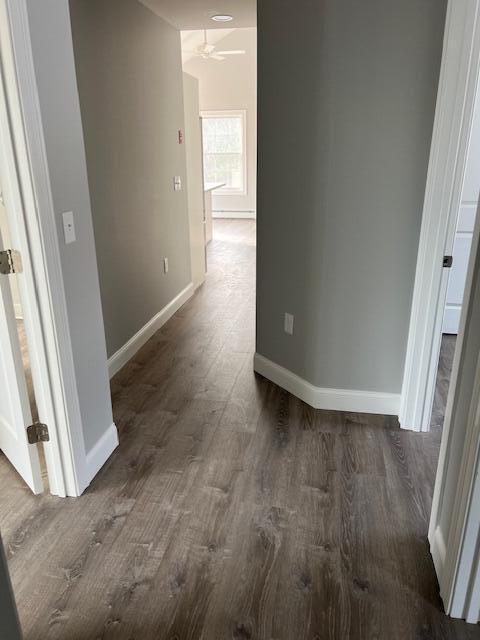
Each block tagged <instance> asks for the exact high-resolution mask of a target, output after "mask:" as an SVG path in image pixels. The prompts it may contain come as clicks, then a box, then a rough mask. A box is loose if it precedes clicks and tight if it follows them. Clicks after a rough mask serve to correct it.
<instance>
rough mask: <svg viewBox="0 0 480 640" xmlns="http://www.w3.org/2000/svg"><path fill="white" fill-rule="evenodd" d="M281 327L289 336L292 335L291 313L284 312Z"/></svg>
mask: <svg viewBox="0 0 480 640" xmlns="http://www.w3.org/2000/svg"><path fill="white" fill-rule="evenodd" d="M283 329H284V331H285V333H288V334H289V335H290V336H293V315H292V314H291V313H286V314H285V321H284V325H283Z"/></svg>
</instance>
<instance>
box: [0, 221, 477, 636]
mask: <svg viewBox="0 0 480 640" xmlns="http://www.w3.org/2000/svg"><path fill="white" fill-rule="evenodd" d="M209 265H210V268H209V276H208V281H207V283H206V284H205V285H204V286H203V287H202V288H201V289H200V290H199V291H198V292H197V294H196V295H195V296H194V298H193V299H192V300H191V301H190V302H189V303H188V304H186V305H185V306H184V307H183V308H182V309H181V310H180V311H179V312H178V313H177V314H176V315H175V316H174V317H173V318H172V319H171V320H170V321H169V322H168V323H167V324H166V325H165V326H164V328H163V329H162V330H160V331H159V332H158V333H157V334H156V335H155V336H154V337H153V338H152V339H151V340H150V341H149V342H148V343H147V344H146V345H145V347H144V348H143V349H142V350H141V351H140V352H139V353H138V355H137V356H136V357H135V358H134V360H133V361H131V362H130V363H129V364H128V365H127V366H126V367H125V368H124V369H123V370H122V371H121V372H120V373H119V374H118V375H117V376H116V377H115V378H114V380H113V381H112V394H113V405H114V413H115V420H116V423H117V425H118V427H119V431H120V447H119V449H118V450H117V451H116V452H115V453H114V455H113V456H112V458H111V459H110V461H109V462H108V463H107V465H106V466H105V467H104V469H103V470H102V471H101V472H100V474H99V475H98V476H97V478H96V479H95V481H94V482H93V484H92V486H91V487H90V488H89V490H88V491H87V492H86V494H85V495H84V496H82V497H81V498H80V499H67V500H61V499H56V498H54V497H52V496H49V495H44V496H40V497H34V496H32V495H31V494H30V493H29V491H28V490H27V489H26V488H25V486H24V485H23V484H22V482H21V481H20V480H19V479H18V477H17V476H16V474H15V472H14V471H13V470H12V469H11V467H10V466H9V465H8V463H7V462H6V461H5V460H4V459H0V486H1V488H2V490H1V492H0V527H1V529H2V535H3V538H4V542H5V546H6V552H7V555H8V560H9V566H10V571H11V574H12V579H13V585H14V590H15V593H16V597H17V601H18V607H19V613H20V618H21V621H22V624H23V628H24V633H25V638H26V640H37V639H38V640H45V639H49V638H54V639H62V640H63V639H65V640H91V639H92V640H93V639H125V640H134V639H135V640H149V639H158V640H249V639H262V640H303V639H306V640H327V639H331V640H333V639H335V640H347V639H352V640H357V639H358V640H360V639H365V640H374V639H380V640H429V639H436V638H438V639H452V640H453V639H458V640H463V639H473V638H480V630H479V627H478V626H473V625H467V624H465V623H463V622H461V621H453V620H450V619H448V618H447V617H446V616H445V615H444V614H443V613H442V605H441V602H440V599H439V595H438V586H437V582H436V579H435V573H434V569H433V565H432V560H431V557H430V555H429V550H428V544H427V539H426V533H427V527H428V518H429V511H430V503H431V497H432V491H433V482H434V475H435V467H436V462H437V455H438V449H439V443H440V435H441V421H442V411H443V409H442V407H443V404H444V401H445V400H444V396H445V393H446V388H447V385H448V375H449V372H448V368H449V361H450V360H449V359H450V358H451V352H452V351H453V344H454V342H453V339H452V340H449V339H446V341H445V345H444V350H443V352H442V360H441V363H440V368H441V373H440V378H439V386H438V389H437V397H436V407H435V413H434V423H435V424H434V428H433V430H432V432H431V433H429V434H412V433H408V432H405V431H401V430H400V429H399V428H398V425H397V422H396V420H395V419H394V418H391V417H384V416H369V415H359V414H349V413H335V412H327V411H315V410H313V409H311V408H310V407H308V406H307V405H305V404H304V403H302V402H301V401H299V400H297V399H296V398H294V397H292V396H291V395H289V394H288V393H286V392H285V391H282V390H281V389H279V388H278V387H276V386H275V385H273V384H270V383H268V382H267V381H266V380H264V379H262V378H261V377H258V376H255V375H254V374H253V373H252V353H253V349H254V299H255V298H254V269H255V231H254V224H253V223H252V222H251V221H244V220H241V221H240V220H239V221H217V222H215V236H214V241H213V243H212V245H211V247H210V250H209ZM449 354H450V355H449ZM0 625H1V622H0ZM0 638H1V626H0Z"/></svg>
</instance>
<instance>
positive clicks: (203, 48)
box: [189, 29, 245, 60]
mask: <svg viewBox="0 0 480 640" xmlns="http://www.w3.org/2000/svg"><path fill="white" fill-rule="evenodd" d="M203 34H204V41H203V43H202V44H199V45H198V47H195V49H194V50H193V51H191V52H189V53H193V55H195V56H198V57H199V58H203V59H204V60H225V56H240V55H243V54H244V53H245V50H244V49H230V50H228V51H217V50H216V47H215V45H214V44H209V43H208V40H207V32H206V30H205V29H204V31H203Z"/></svg>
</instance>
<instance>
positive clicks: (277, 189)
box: [257, 0, 446, 392]
mask: <svg viewBox="0 0 480 640" xmlns="http://www.w3.org/2000/svg"><path fill="white" fill-rule="evenodd" d="M445 10H446V0H402V1H401V2H399V1H398V0H365V1H364V2H357V1H356V0H315V1H313V0H302V1H301V2H296V3H292V2H289V1H288V0H263V1H262V2H259V5H258V37H259V44H258V46H259V52H258V54H259V124H258V131H259V169H258V185H259V186H258V297H257V303H258V311H257V351H258V353H260V354H261V355H263V356H265V357H266V358H269V359H271V360H273V361H274V362H276V363H278V364H280V365H282V366H284V367H286V368H287V369H290V370H291V371H293V372H295V373H296V374H298V375H300V376H301V377H303V378H305V379H307V380H308V381H310V382H311V383H313V384H315V385H317V386H321V387H330V388H345V389H359V390H374V391H384V392H399V391H400V388H401V381H402V373H403V367H404V359H405V352H406V340H407V331H408V324H409V314H410V305H411V297H412V291H413V282H414V273H415V262H416V255H417V248H418V239H419V229H420V222H421V215H422V205H423V197H424V190H425V181H426V172H427V165H428V156H429V147H430V140H431V134H432V126H433V118H434V109H435V99H436V91H437V83H438V74H439V66H440V59H441V49H442V38H443V28H444V20H445ZM292 25H294V26H293V27H292ZM285 311H287V312H290V313H293V314H294V315H295V335H294V336H293V337H290V336H288V335H286V334H285V333H284V332H283V314H284V312H285Z"/></svg>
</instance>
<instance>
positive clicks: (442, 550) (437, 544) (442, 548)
mask: <svg viewBox="0 0 480 640" xmlns="http://www.w3.org/2000/svg"><path fill="white" fill-rule="evenodd" d="M429 542H430V553H431V554H432V558H433V564H434V565H435V572H436V574H437V576H441V575H442V573H443V568H444V566H445V558H446V555H447V547H446V545H445V540H444V539H443V534H442V531H441V529H440V527H437V528H436V529H435V531H434V533H433V535H432V536H430V537H429Z"/></svg>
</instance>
